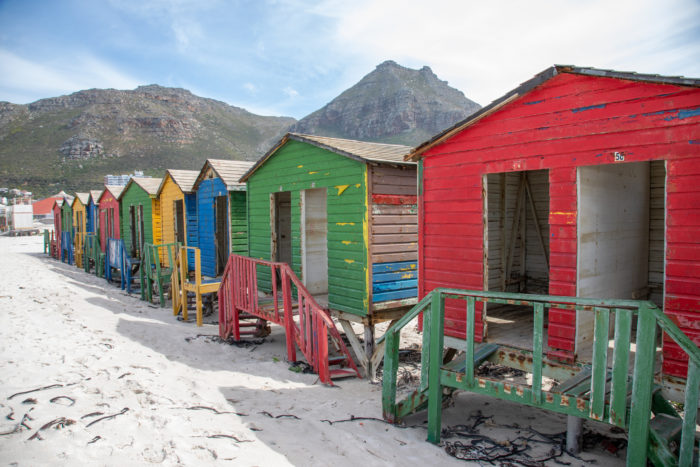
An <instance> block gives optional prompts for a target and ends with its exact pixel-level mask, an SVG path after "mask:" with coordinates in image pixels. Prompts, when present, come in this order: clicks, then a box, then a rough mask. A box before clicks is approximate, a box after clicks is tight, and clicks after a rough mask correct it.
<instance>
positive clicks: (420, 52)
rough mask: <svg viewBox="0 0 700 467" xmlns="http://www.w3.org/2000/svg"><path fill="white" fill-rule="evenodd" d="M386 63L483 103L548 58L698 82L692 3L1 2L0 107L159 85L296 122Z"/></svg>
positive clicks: (697, 4)
mask: <svg viewBox="0 0 700 467" xmlns="http://www.w3.org/2000/svg"><path fill="white" fill-rule="evenodd" d="M385 60H394V61H396V62H397V63H399V64H400V65H403V66H406V67H409V68H414V69H419V68H422V67H423V66H426V65H427V66H429V67H430V68H431V69H432V70H433V72H434V73H435V74H436V75H437V76H438V77H439V78H440V79H442V80H445V81H447V82H448V83H449V84H450V85H451V86H453V87H455V88H457V89H459V90H461V91H462V92H464V94H465V95H466V96H467V97H469V98H470V99H472V100H474V101H476V102H478V103H479V104H481V105H487V104H489V103H490V102H491V101H493V100H495V99H497V98H498V97H500V96H502V95H503V94H505V93H506V92H508V91H509V90H511V89H513V88H515V87H517V86H518V85H519V84H520V83H522V82H523V81H526V80H528V79H530V78H531V77H532V76H534V75H535V74H537V73H538V72H540V71H542V70H544V69H546V68H547V67H549V66H551V65H553V64H567V65H578V66H591V67H596V68H604V69H615V70H619V71H636V72H640V73H654V74H662V75H672V76H676V75H683V76H687V77H693V78H700V0H661V1H659V0H557V1H555V0H552V1H543V0H528V1H522V0H518V1H516V0H490V1H470V0H463V1H455V0H453V1H446V0H430V1H426V0H421V1H413V0H381V1H379V0H377V1H367V0H307V1H304V0H250V1H245V0H240V1H238V0H60V1H59V0H56V1H53V0H45V1H40V0H0V101H9V102H12V103H16V104H26V103H29V102H33V101H36V100H38V99H41V98H45V97H54V96H59V95H64V94H70V93H72V92H76V91H79V90H81V89H89V88H116V89H134V88H135V87H137V86H139V85H145V84H154V83H155V84H160V85H162V86H172V87H182V88H185V89H189V90H190V91H192V92H193V93H194V94H197V95H199V96H203V97H209V98H213V99H217V100H220V101H223V102H226V103H228V104H231V105H235V106H238V107H243V108H245V109H247V110H249V111H251V112H254V113H257V114H262V115H285V116H291V117H295V118H297V119H299V118H302V117H304V116H305V115H307V114H309V113H311V112H313V111H314V110H316V109H318V108H320V107H322V106H323V105H325V104H326V103H328V102H329V101H330V100H332V99H333V98H334V97H335V96H337V95H338V94H340V93H341V92H342V91H343V90H345V89H347V88H348V87H350V86H352V85H353V84H355V83H357V82H358V81H359V80H360V79H361V78H362V77H363V76H365V75H366V74H368V73H369V72H371V71H372V70H373V69H374V68H375V67H376V66H377V65H378V64H380V63H381V62H383V61H385Z"/></svg>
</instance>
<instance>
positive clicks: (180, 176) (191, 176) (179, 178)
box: [158, 169, 199, 194]
mask: <svg viewBox="0 0 700 467" xmlns="http://www.w3.org/2000/svg"><path fill="white" fill-rule="evenodd" d="M166 174H170V178H172V179H173V182H175V184H176V185H177V186H178V187H179V188H180V190H182V192H183V193H191V192H192V190H193V189H194V182H196V181H197V176H198V175H199V172H197V171H196V170H175V169H168V170H167V171H166ZM166 178H167V177H163V181H161V182H160V186H159V187H158V193H159V194H160V191H161V190H162V189H163V184H164V183H165V179H166Z"/></svg>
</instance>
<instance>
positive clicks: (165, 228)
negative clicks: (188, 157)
mask: <svg viewBox="0 0 700 467" xmlns="http://www.w3.org/2000/svg"><path fill="white" fill-rule="evenodd" d="M159 200H160V218H161V225H162V234H161V235H162V243H173V242H176V241H178V239H177V238H176V225H175V222H176V213H175V206H176V205H177V202H178V201H180V202H181V203H182V206H183V208H182V209H183V212H182V213H180V214H181V215H182V216H183V229H182V230H183V231H182V232H180V234H181V235H182V237H181V239H180V241H182V243H183V244H186V238H187V226H186V224H187V222H184V219H185V217H184V216H185V212H184V211H185V207H184V205H185V195H184V193H183V192H182V190H181V189H180V187H179V186H178V185H177V183H175V182H174V181H173V179H172V177H171V176H170V174H166V176H165V180H164V181H163V188H161V190H160V197H159ZM161 261H162V262H163V264H164V265H165V266H169V263H168V258H167V256H166V257H164V258H161Z"/></svg>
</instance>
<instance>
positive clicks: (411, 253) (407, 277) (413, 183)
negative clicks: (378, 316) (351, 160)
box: [369, 165, 418, 307]
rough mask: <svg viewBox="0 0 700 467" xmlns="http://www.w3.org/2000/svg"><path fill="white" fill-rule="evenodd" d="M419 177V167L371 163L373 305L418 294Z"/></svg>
mask: <svg viewBox="0 0 700 467" xmlns="http://www.w3.org/2000/svg"><path fill="white" fill-rule="evenodd" d="M416 176H417V174H416V167H415V166H408V167H406V166H401V167H396V166H388V165H370V166H369V190H370V193H371V201H370V202H371V209H372V213H371V216H370V237H369V242H370V248H369V249H370V260H371V263H372V303H373V304H376V303H378V302H389V301H392V302H393V301H396V300H404V299H408V298H414V297H416V296H417V295H418V209H417V180H416ZM374 306H375V307H376V306H377V305H374Z"/></svg>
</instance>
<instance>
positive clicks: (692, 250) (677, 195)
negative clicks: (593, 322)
mask: <svg viewBox="0 0 700 467" xmlns="http://www.w3.org/2000/svg"><path fill="white" fill-rule="evenodd" d="M698 107H700V105H698ZM695 122H696V123H695V127H696V132H695V134H696V135H697V134H700V132H699V131H698V129H697V128H698V126H700V124H698V118H695ZM692 146H694V147H695V148H696V153H695V157H693V158H683V159H681V158H677V159H673V160H668V161H667V162H666V169H667V178H666V265H665V266H666V277H665V285H664V287H665V290H664V292H665V299H664V312H665V313H666V314H668V315H669V316H670V317H671V319H673V320H674V321H675V322H676V324H677V325H678V327H680V328H681V329H682V330H683V332H684V333H685V334H686V335H687V336H688V337H690V338H691V339H692V340H693V342H695V343H696V344H700V160H699V157H700V154H698V149H697V148H700V145H698V144H697V141H696V142H695V143H692ZM663 342H664V372H665V373H669V374H672V375H676V376H680V377H685V376H686V373H687V359H686V357H685V354H684V353H683V352H682V351H680V349H678V347H677V346H676V344H675V342H674V341H673V340H671V339H669V338H668V336H666V335H665V334H664V339H663Z"/></svg>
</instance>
